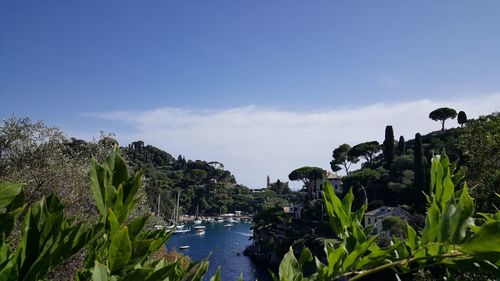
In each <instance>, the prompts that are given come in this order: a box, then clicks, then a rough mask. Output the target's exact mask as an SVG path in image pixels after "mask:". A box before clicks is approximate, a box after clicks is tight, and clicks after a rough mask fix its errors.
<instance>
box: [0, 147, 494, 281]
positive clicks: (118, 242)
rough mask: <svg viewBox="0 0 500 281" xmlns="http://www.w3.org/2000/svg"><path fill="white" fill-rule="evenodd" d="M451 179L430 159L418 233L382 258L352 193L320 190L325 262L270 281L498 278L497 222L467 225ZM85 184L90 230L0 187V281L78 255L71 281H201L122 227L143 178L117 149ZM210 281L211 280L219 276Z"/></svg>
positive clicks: (465, 200)
mask: <svg viewBox="0 0 500 281" xmlns="http://www.w3.org/2000/svg"><path fill="white" fill-rule="evenodd" d="M454 172H455V165H454V164H450V163H449V161H448V159H447V158H446V157H443V158H439V157H435V158H434V159H433V161H432V170H431V184H430V186H431V189H430V193H429V195H428V196H427V200H428V204H429V206H428V211H427V217H426V219H425V227H424V229H423V230H422V231H421V232H420V233H417V232H416V231H415V230H414V229H413V228H412V227H410V226H408V225H407V226H406V230H405V231H406V233H405V236H406V237H407V239H406V240H404V241H402V240H400V239H398V238H393V239H392V241H391V246H389V247H387V248H381V247H379V246H377V244H376V243H375V240H376V239H377V236H369V235H368V233H370V232H371V228H365V227H363V226H362V224H361V222H362V219H363V215H364V212H365V210H366V206H367V204H366V202H365V204H364V205H363V206H362V207H361V208H360V209H359V210H357V211H352V210H351V207H352V202H353V200H354V195H353V193H352V190H351V191H350V192H349V193H348V194H347V195H346V196H345V197H344V199H343V200H340V199H339V198H338V197H337V196H336V195H335V194H334V192H333V187H332V186H331V185H330V184H329V182H328V181H326V180H325V187H324V192H323V196H324V200H325V204H326V209H327V213H328V216H329V225H330V227H331V228H332V230H333V231H334V232H335V233H336V234H337V237H336V239H332V240H328V241H329V242H328V243H327V244H326V245H325V251H326V262H322V261H320V260H319V259H318V258H315V257H313V255H312V253H311V251H310V250H309V249H307V248H304V250H303V251H302V254H301V255H300V257H299V259H297V258H296V257H295V256H294V254H293V251H292V249H290V251H289V252H288V253H287V254H286V255H285V257H284V258H283V260H282V261H281V264H280V267H279V276H278V277H274V278H275V280H283V281H285V280H286V281H288V280H336V279H345V278H350V280H359V279H362V278H364V277H367V276H371V275H373V274H375V273H377V272H380V271H383V270H387V269H392V270H394V272H395V274H401V273H406V272H409V271H410V270H415V269H418V268H422V267H428V266H431V265H445V266H447V267H452V268H460V269H462V270H463V269H467V270H480V271H485V272H487V273H490V274H493V275H495V276H497V277H499V276H500V271H499V269H498V267H499V266H500V212H497V213H494V214H488V213H482V214H480V215H479V216H476V215H475V213H474V202H473V200H472V198H471V197H470V196H469V192H468V188H467V185H464V187H463V188H462V189H460V190H455V187H456V186H457V184H458V182H459V181H460V180H462V175H463V173H461V172H458V173H454ZM90 180H91V187H92V194H93V197H94V200H95V203H96V206H97V209H98V210H99V214H100V219H99V221H97V222H95V223H94V224H91V225H84V224H82V223H79V222H76V221H74V220H72V219H70V218H68V217H66V216H65V214H64V212H63V210H64V206H63V204H62V203H61V202H60V201H59V200H58V199H57V197H56V196H53V195H51V196H49V197H46V198H45V197H44V198H42V199H41V200H39V201H37V202H36V203H34V204H33V205H32V206H30V207H29V208H28V207H27V206H26V204H25V203H24V194H23V192H22V185H20V184H14V183H0V210H1V213H0V280H2V281H3V280H6V281H7V280H40V279H45V278H46V274H47V273H48V272H50V271H51V270H52V269H54V268H55V267H56V266H57V265H60V264H61V263H62V262H64V261H65V260H66V259H68V258H70V257H71V256H73V255H75V254H76V253H79V252H81V251H85V253H86V259H85V261H84V263H83V265H82V268H81V270H80V271H79V272H78V273H77V274H76V276H75V279H76V280H82V281H83V280H95V281H103V280H201V279H202V277H203V275H204V274H205V273H206V271H207V269H208V261H206V260H204V261H201V262H199V263H192V264H190V265H189V266H188V267H187V268H186V267H185V266H182V264H181V261H177V262H174V263H169V262H167V261H166V260H165V259H160V260H153V259H151V258H150V256H151V254H153V253H154V252H156V251H157V250H158V249H159V248H160V247H163V246H164V245H165V242H166V241H167V240H168V238H169V237H170V233H165V232H164V231H161V230H157V231H147V230H144V225H145V223H146V221H147V220H148V218H149V216H144V217H139V218H131V217H130V211H131V210H132V208H133V206H134V205H135V204H136V200H137V199H136V194H137V191H138V189H139V187H140V186H141V184H142V174H141V173H135V174H134V175H129V172H128V167H127V165H126V163H125V162H124V160H123V159H122V158H121V157H120V155H119V153H118V149H117V148H115V149H114V150H113V152H112V153H111V154H110V155H109V157H108V158H107V159H106V160H105V161H104V163H103V164H98V163H97V162H96V161H95V160H94V161H93V163H92V168H91V173H90ZM20 217H22V218H23V224H22V236H21V240H20V241H18V242H17V241H16V239H15V238H14V237H12V236H13V235H12V231H13V229H14V228H15V227H14V226H15V224H16V222H17V221H18V220H19V218H20ZM332 241H335V242H332ZM313 261H314V265H315V272H314V273H313V274H310V275H308V276H307V277H304V274H303V273H302V268H303V266H304V265H305V264H308V263H312V262H313ZM240 279H241V277H240ZM211 280H214V281H217V280H220V271H219V270H218V271H217V273H216V275H215V276H214V277H212V279H211Z"/></svg>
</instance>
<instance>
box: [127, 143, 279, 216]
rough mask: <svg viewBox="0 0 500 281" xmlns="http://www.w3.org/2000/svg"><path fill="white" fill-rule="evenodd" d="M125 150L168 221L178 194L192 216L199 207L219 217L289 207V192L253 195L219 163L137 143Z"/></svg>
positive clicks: (152, 201) (183, 209)
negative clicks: (141, 173)
mask: <svg viewBox="0 0 500 281" xmlns="http://www.w3.org/2000/svg"><path fill="white" fill-rule="evenodd" d="M123 151H124V154H125V157H126V159H127V160H128V162H129V165H130V166H131V167H132V169H133V170H143V171H144V172H145V176H146V179H147V181H146V188H145V190H146V193H147V195H148V202H149V205H150V206H151V207H152V208H153V209H155V210H156V208H157V207H156V206H157V200H158V198H161V204H160V209H161V210H160V214H161V215H162V216H163V217H164V218H165V219H168V218H170V215H171V212H172V210H173V208H174V206H175V200H176V198H177V194H178V192H180V208H181V211H180V212H181V213H184V214H191V215H192V214H194V213H195V212H196V209H197V208H198V210H199V214H200V215H218V214H220V213H226V212H234V211H236V210H238V211H242V212H247V213H254V212H255V211H257V210H259V209H261V208H262V207H263V206H265V205H274V204H275V203H278V202H279V203H282V204H283V203H284V204H286V199H283V198H281V197H279V196H278V193H282V194H283V193H284V192H286V191H278V190H274V191H273V190H272V189H265V190H262V191H261V192H253V191H252V190H251V189H250V188H248V187H246V186H244V185H240V184H238V183H237V181H236V179H235V177H234V175H232V174H231V172H230V171H228V170H225V169H224V165H223V164H222V163H220V162H217V161H210V162H207V161H203V160H194V161H193V160H186V159H185V157H183V156H181V155H179V156H178V157H177V158H174V157H173V156H172V155H170V154H169V153H167V152H165V151H162V150H160V149H158V148H156V147H154V146H151V145H144V142H142V141H136V142H133V143H132V144H130V145H128V146H127V147H125V148H123ZM158 195H160V196H158ZM284 198H286V196H285V197H284Z"/></svg>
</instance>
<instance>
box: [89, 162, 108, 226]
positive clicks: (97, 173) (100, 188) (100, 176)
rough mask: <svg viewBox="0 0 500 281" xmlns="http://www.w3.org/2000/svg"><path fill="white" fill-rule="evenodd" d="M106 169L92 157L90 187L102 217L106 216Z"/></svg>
mask: <svg viewBox="0 0 500 281" xmlns="http://www.w3.org/2000/svg"><path fill="white" fill-rule="evenodd" d="M105 176H106V170H105V169H104V168H103V167H101V166H100V165H99V164H98V163H97V161H96V160H95V159H92V166H91V168H90V188H91V189H92V195H93V196H94V201H95V204H96V206H97V209H98V210H99V213H100V214H101V216H102V217H106V201H105V200H106V191H105V188H104V178H105Z"/></svg>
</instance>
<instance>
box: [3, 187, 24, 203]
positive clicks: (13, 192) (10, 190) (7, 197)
mask: <svg viewBox="0 0 500 281" xmlns="http://www.w3.org/2000/svg"><path fill="white" fill-rule="evenodd" d="M21 191H22V185H21V184H19V183H8V182H7V183H6V182H2V183H0V207H6V206H7V205H9V204H10V203H11V202H12V201H13V200H14V199H15V198H16V196H18V195H19V194H20V193H21Z"/></svg>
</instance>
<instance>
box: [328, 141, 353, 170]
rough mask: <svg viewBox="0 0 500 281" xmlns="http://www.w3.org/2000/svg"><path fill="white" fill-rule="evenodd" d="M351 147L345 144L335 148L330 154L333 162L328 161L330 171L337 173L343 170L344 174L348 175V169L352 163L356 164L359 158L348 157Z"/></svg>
mask: <svg viewBox="0 0 500 281" xmlns="http://www.w3.org/2000/svg"><path fill="white" fill-rule="evenodd" d="M350 149H351V146H350V145H348V144H347V143H344V144H342V145H340V146H339V147H337V148H335V149H334V150H333V153H332V157H333V160H332V161H330V166H331V168H332V171H334V172H337V171H340V170H342V168H343V169H344V171H345V173H346V174H349V169H350V168H351V165H352V164H353V163H358V161H359V158H358V157H355V156H352V155H349V150H350Z"/></svg>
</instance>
